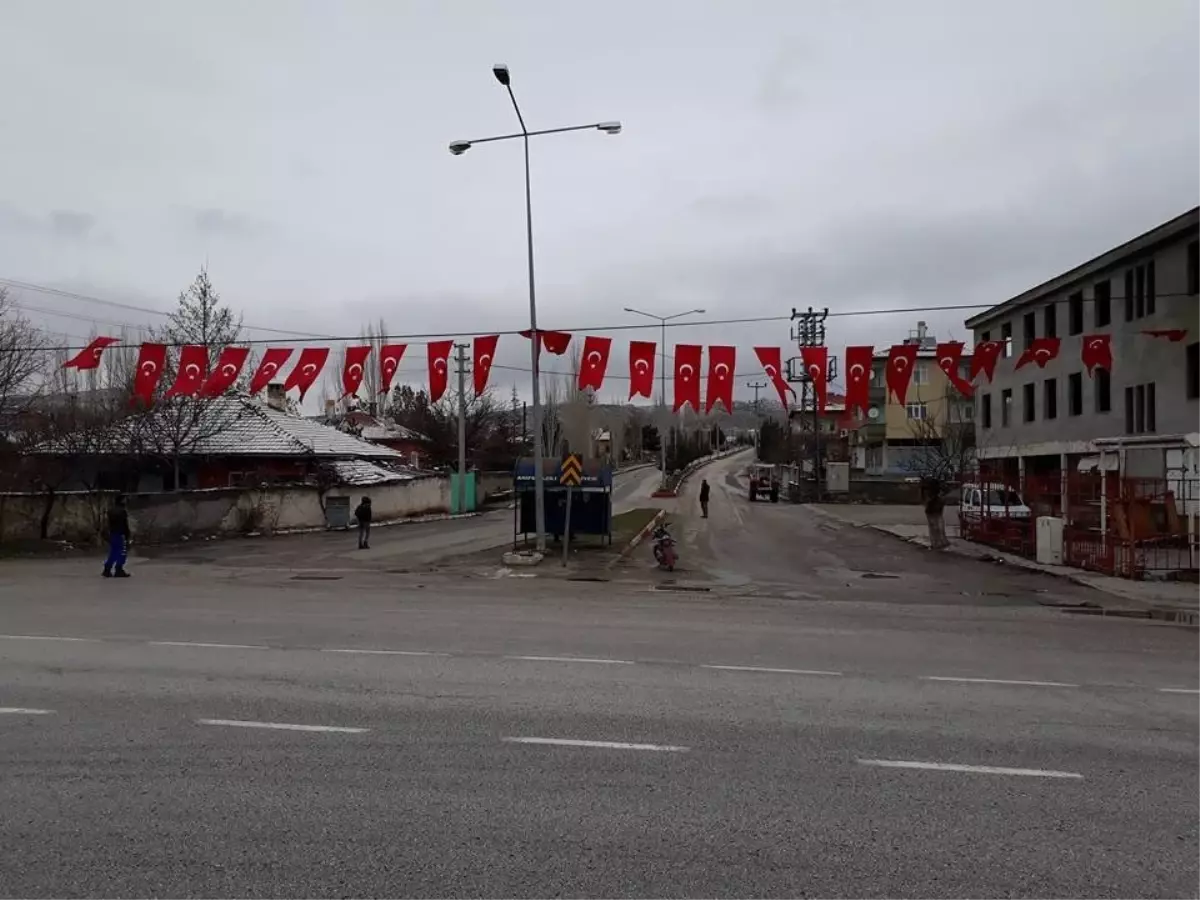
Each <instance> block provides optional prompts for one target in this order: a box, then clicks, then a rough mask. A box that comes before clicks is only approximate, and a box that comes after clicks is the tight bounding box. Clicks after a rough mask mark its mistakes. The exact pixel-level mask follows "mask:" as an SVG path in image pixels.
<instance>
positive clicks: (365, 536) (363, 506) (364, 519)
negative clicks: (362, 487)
mask: <svg viewBox="0 0 1200 900" xmlns="http://www.w3.org/2000/svg"><path fill="white" fill-rule="evenodd" d="M354 518H356V519H358V549H359V550H370V549H371V498H370V497H363V498H362V502H361V503H359V504H358V508H357V509H355V510H354Z"/></svg>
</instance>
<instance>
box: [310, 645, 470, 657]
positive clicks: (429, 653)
mask: <svg viewBox="0 0 1200 900" xmlns="http://www.w3.org/2000/svg"><path fill="white" fill-rule="evenodd" d="M321 652H322V653H361V654H363V655H365V656H449V655H450V654H449V653H438V652H435V651H433V650H358V649H356V648H354V647H322V648H321Z"/></svg>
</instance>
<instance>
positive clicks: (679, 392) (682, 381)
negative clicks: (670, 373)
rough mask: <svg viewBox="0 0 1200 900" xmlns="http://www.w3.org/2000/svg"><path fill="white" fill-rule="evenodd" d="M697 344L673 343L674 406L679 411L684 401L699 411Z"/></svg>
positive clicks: (675, 410)
mask: <svg viewBox="0 0 1200 900" xmlns="http://www.w3.org/2000/svg"><path fill="white" fill-rule="evenodd" d="M702 352H703V351H702V348H701V347H700V345H699V344H676V345H675V407H674V409H673V410H672V411H673V412H679V410H680V408H681V407H683V405H684V404H685V403H690V404H691V405H692V409H694V410H696V411H697V412H699V411H700V354H701V353H702Z"/></svg>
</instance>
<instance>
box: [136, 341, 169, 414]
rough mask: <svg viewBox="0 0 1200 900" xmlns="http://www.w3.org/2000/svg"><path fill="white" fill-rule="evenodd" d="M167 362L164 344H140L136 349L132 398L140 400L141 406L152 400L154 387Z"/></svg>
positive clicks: (147, 404) (156, 385)
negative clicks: (135, 370)
mask: <svg viewBox="0 0 1200 900" xmlns="http://www.w3.org/2000/svg"><path fill="white" fill-rule="evenodd" d="M166 364H167V345H166V344H142V348H141V349H140V350H139V351H138V359H137V374H135V375H134V377H133V399H134V400H135V401H137V400H141V401H142V405H143V406H149V405H150V404H151V403H153V402H154V389H155V388H156V387H158V379H160V378H162V373H163V367H165V366H166Z"/></svg>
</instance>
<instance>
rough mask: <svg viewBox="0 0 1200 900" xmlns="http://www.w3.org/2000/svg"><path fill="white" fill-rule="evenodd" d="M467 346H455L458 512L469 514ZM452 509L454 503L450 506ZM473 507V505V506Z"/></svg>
mask: <svg viewBox="0 0 1200 900" xmlns="http://www.w3.org/2000/svg"><path fill="white" fill-rule="evenodd" d="M468 349H469V347H468V345H467V344H455V345H454V367H455V369H456V370H457V372H458V511H459V512H467V505H468V504H467V350H468ZM450 505H451V506H452V507H453V506H454V503H451V504H450ZM472 505H473V504H472Z"/></svg>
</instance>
